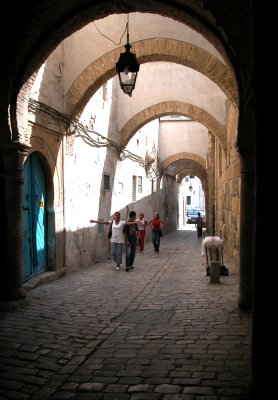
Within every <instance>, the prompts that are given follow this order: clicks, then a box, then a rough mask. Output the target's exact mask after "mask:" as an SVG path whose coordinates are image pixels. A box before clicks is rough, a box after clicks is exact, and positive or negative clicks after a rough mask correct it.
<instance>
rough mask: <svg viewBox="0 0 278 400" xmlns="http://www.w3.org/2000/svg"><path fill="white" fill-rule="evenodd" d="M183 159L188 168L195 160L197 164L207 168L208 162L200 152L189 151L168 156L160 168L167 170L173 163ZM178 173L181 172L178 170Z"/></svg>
mask: <svg viewBox="0 0 278 400" xmlns="http://www.w3.org/2000/svg"><path fill="white" fill-rule="evenodd" d="M181 160H182V161H185V165H186V167H187V168H189V166H190V165H191V164H192V161H193V163H194V164H195V165H199V166H200V167H201V168H203V169H204V170H205V169H206V162H205V160H204V159H203V158H202V157H200V156H199V155H198V154H194V153H188V152H181V153H177V154H174V155H172V156H170V157H168V158H166V159H165V160H163V161H162V162H161V163H160V168H161V169H163V170H166V169H167V168H169V167H170V166H171V165H173V164H174V163H176V162H177V161H181ZM178 173H179V172H176V174H178ZM176 174H175V175H176Z"/></svg>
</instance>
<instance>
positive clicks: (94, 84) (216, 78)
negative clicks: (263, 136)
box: [66, 38, 238, 116]
mask: <svg viewBox="0 0 278 400" xmlns="http://www.w3.org/2000/svg"><path fill="white" fill-rule="evenodd" d="M132 50H133V52H135V53H136V57H137V59H138V62H139V63H140V64H143V63H147V62H154V61H167V62H173V63H176V64H181V65H184V66H187V67H189V68H192V69H194V70H196V71H198V72H200V73H202V74H203V75H205V76H206V77H207V78H209V79H210V80H212V81H213V82H214V83H215V84H217V86H218V87H219V88H220V89H221V90H222V91H223V92H224V93H225V95H226V96H227V97H228V98H229V100H230V101H231V103H232V104H234V106H235V107H236V108H238V90H237V84H236V79H235V75H234V72H233V70H232V69H231V68H230V67H228V66H226V65H224V64H223V63H221V62H220V61H219V60H218V59H217V58H216V57H214V56H213V55H211V54H210V53H208V52H207V51H205V50H204V49H201V48H199V47H197V46H194V45H192V44H190V43H185V42H181V41H178V40H169V39H167V38H154V39H148V40H143V41H139V42H136V43H133V44H132ZM118 58H119V50H118V49H116V50H114V51H112V52H110V53H108V54H105V55H104V56H103V57H101V58H99V59H98V60H96V61H94V62H93V63H92V64H91V65H89V66H88V67H87V68H86V69H85V70H84V71H83V72H82V73H81V74H80V75H79V77H78V78H77V79H76V80H75V81H74V83H73V84H72V86H71V87H70V89H69V91H68V93H67V94H66V113H67V114H69V115H73V116H74V115H77V114H80V113H81V111H82V110H83V108H84V107H85V105H86V104H87V102H88V101H89V99H90V98H91V97H92V96H93V94H94V93H95V92H96V91H97V90H98V89H99V87H100V86H101V85H103V84H104V83H105V82H107V80H109V79H110V78H112V77H114V76H115V75H116V68H115V65H116V63H117V61H118Z"/></svg>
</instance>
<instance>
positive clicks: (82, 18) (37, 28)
mask: <svg viewBox="0 0 278 400" xmlns="http://www.w3.org/2000/svg"><path fill="white" fill-rule="evenodd" d="M167 3H168V2H167V1H162V2H161V1H157V0H149V1H147V2H134V1H133V0H125V2H124V4H123V2H122V1H117V0H115V1H107V2H103V1H101V0H95V1H94V2H93V3H92V2H88V1H87V0H80V1H79V2H78V7H76V6H74V5H73V4H72V2H66V1H64V0H57V1H56V2H55V4H54V3H53V2H52V1H51V0H45V1H44V2H40V4H39V6H38V7H37V8H33V9H32V15H31V17H30V19H29V20H28V22H26V24H25V28H26V32H28V34H26V35H23V36H22V32H21V31H20V30H17V29H16V28H14V27H13V35H14V36H15V37H16V38H18V40H14V43H15V46H14V49H13V51H14V53H15V54H16V59H17V63H16V65H15V68H14V71H13V74H12V77H11V79H10V82H11V89H10V94H11V95H10V99H12V100H11V101H10V102H9V103H8V104H7V108H8V109H9V110H10V111H9V117H10V121H11V128H12V132H11V137H12V140H14V141H20V142H26V141H27V142H28V141H29V136H30V131H29V129H28V124H27V122H26V120H27V118H26V115H27V113H28V100H29V93H30V90H31V86H32V80H33V76H34V74H35V73H36V71H37V70H38V69H39V68H40V66H41V65H42V64H43V63H44V62H45V60H46V59H47V57H48V56H49V55H50V54H51V53H52V52H53V51H54V49H55V48H56V47H57V46H58V45H59V43H61V42H62V41H63V40H64V39H66V38H67V37H68V36H70V35H72V34H74V33H75V32H76V31H78V30H79V29H82V28H83V27H84V26H86V25H87V24H89V23H90V22H92V21H93V20H97V19H101V18H105V17H107V16H109V15H112V14H115V13H130V12H141V13H144V12H146V13H154V14H158V15H161V16H164V17H167V18H171V19H173V20H176V21H178V22H180V23H183V24H185V25H187V26H188V27H190V28H192V29H194V30H196V32H198V33H199V34H201V35H202V36H203V37H204V38H206V39H207V40H208V42H209V43H211V44H212V45H213V46H214V47H215V49H216V50H217V51H218V52H219V53H220V54H221V56H222V58H223V59H224V60H225V62H226V64H227V65H230V66H233V68H234V70H235V75H236V77H237V80H238V82H239V87H240V88H241V89H242V75H241V71H240V69H239V66H238V64H237V62H236V60H235V57H234V51H233V49H232V48H231V47H230V45H229V43H228V42H227V38H226V36H225V34H224V33H223V30H222V28H221V27H219V26H217V24H216V18H215V17H214V16H213V13H211V12H210V11H209V10H208V9H204V8H199V9H198V12H197V13H196V9H195V6H194V5H193V6H192V7H191V6H190V5H186V6H185V7H183V6H181V5H175V4H173V3H172V2H170V1H169V3H170V4H167ZM22 7H23V6H22ZM17 9H18V7H17ZM18 10H19V9H18ZM22 10H23V8H22ZM24 10H25V9H24ZM19 15H20V12H19V11H18V16H19ZM18 18H19V17H18ZM17 21H18V22H19V19H18V20H17V19H16V15H15V23H14V26H15V27H17V26H21V25H22V24H17ZM20 21H21V15H20ZM16 35H18V36H16ZM106 74H107V77H108V76H110V75H109V70H107V71H106ZM102 79H103V81H102ZM106 80H107V78H106V76H105V77H104V76H101V77H99V86H100V85H101V84H102V82H105V81H106ZM99 86H98V87H99ZM96 87H97V86H96ZM92 89H93V88H92ZM86 95H87V98H88V96H89V93H88V92H86V94H85V95H84V96H85V97H84V100H85V98H86ZM79 105H81V103H80V104H79ZM83 106H84V104H83ZM72 112H73V110H72ZM75 112H76V109H75Z"/></svg>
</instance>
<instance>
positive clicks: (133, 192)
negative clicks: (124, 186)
mask: <svg viewBox="0 0 278 400" xmlns="http://www.w3.org/2000/svg"><path fill="white" fill-rule="evenodd" d="M136 183H137V176H136V175H133V177H132V201H136Z"/></svg>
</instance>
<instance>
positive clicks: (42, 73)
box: [30, 44, 64, 128]
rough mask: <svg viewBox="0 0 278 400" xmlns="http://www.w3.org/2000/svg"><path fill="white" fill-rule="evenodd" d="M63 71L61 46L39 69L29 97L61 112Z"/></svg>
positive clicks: (62, 109) (62, 107)
mask: <svg viewBox="0 0 278 400" xmlns="http://www.w3.org/2000/svg"><path fill="white" fill-rule="evenodd" d="M63 70H64V65H63V44H61V45H59V46H58V47H57V48H56V49H55V51H53V52H52V53H51V55H50V56H49V57H48V59H47V61H46V62H45V63H44V64H43V65H42V66H41V68H40V69H39V71H38V73H37V77H36V79H35V82H34V84H33V87H32V90H31V93H30V97H31V98H32V99H34V100H37V101H40V102H41V103H44V104H47V105H48V106H49V107H52V108H54V109H55V110H57V111H60V112H63V111H64V100H63ZM50 121H51V120H50V119H49V118H48V121H47V123H48V124H50V123H51V122H50ZM49 128H51V126H49Z"/></svg>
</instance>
